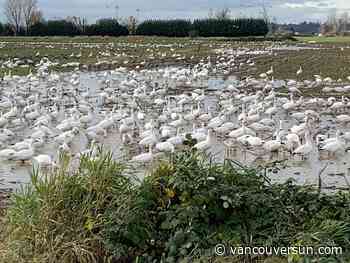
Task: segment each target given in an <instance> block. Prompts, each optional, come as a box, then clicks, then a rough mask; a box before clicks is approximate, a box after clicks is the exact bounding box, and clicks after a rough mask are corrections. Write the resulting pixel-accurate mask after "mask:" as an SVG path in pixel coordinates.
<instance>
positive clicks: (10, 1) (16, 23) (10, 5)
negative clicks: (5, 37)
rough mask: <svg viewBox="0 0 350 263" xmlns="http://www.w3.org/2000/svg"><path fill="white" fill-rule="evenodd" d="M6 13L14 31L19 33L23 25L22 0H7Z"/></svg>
mask: <svg viewBox="0 0 350 263" xmlns="http://www.w3.org/2000/svg"><path fill="white" fill-rule="evenodd" d="M4 13H5V16H6V19H7V22H8V23H9V24H10V25H11V26H12V27H13V31H14V33H15V35H17V33H19V31H20V28H21V25H22V13H23V8H22V0H6V1H5V4H4Z"/></svg>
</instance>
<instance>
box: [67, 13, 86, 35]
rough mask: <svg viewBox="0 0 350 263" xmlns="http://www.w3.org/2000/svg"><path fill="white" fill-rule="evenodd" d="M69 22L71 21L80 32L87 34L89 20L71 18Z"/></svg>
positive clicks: (76, 17)
mask: <svg viewBox="0 0 350 263" xmlns="http://www.w3.org/2000/svg"><path fill="white" fill-rule="evenodd" d="M69 21H71V22H72V23H73V24H74V25H75V26H76V28H78V29H79V31H80V32H84V33H85V31H86V27H87V19H86V18H85V17H78V16H73V17H70V18H69Z"/></svg>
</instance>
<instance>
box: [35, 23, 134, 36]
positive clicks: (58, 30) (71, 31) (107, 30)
mask: <svg viewBox="0 0 350 263" xmlns="http://www.w3.org/2000/svg"><path fill="white" fill-rule="evenodd" d="M128 34H129V32H128V29H127V28H126V27H124V26H122V25H120V24H119V23H118V22H117V21H116V20H115V19H101V20H99V21H97V23H96V24H91V25H87V26H86V27H84V30H83V29H81V28H79V27H77V26H76V25H75V24H74V23H72V22H69V21H66V20H49V21H47V22H45V21H40V22H38V23H36V24H34V25H32V26H31V27H30V35H32V36H78V35H88V36H125V35H128Z"/></svg>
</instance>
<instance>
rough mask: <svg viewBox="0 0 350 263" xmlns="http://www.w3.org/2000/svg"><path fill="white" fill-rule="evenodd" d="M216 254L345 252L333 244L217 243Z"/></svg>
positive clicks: (325, 254) (322, 253) (274, 254)
mask: <svg viewBox="0 0 350 263" xmlns="http://www.w3.org/2000/svg"><path fill="white" fill-rule="evenodd" d="M214 254H215V256H244V255H258V256H264V255H265V256H288V255H293V254H297V255H301V256H332V255H341V254H343V249H342V248H341V247H331V246H320V247H312V246H290V247H266V246H254V247H243V246H227V245H224V244H217V245H216V246H215V248H214Z"/></svg>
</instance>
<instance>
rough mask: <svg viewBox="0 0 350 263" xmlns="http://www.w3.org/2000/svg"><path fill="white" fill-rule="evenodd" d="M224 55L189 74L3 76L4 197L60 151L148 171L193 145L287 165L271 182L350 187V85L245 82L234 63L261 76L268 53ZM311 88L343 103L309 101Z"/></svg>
mask: <svg viewBox="0 0 350 263" xmlns="http://www.w3.org/2000/svg"><path fill="white" fill-rule="evenodd" d="M279 49H280V50H289V51H291V50H293V51H298V50H299V48H295V47H290V48H288V46H281V47H279ZM310 49H311V48H310ZM218 52H219V54H218V57H217V58H216V61H217V62H215V63H213V62H211V59H210V58H208V59H206V60H204V59H203V60H202V62H200V63H199V64H196V65H194V66H191V67H164V68H160V69H149V70H140V71H134V70H132V71H130V70H127V69H126V68H117V69H116V70H110V71H102V72H83V71H79V70H76V71H74V72H72V73H49V71H48V67H49V66H50V65H51V64H50V63H46V62H44V61H42V63H41V64H40V66H39V68H38V74H30V75H28V76H23V77H20V76H11V75H8V76H5V78H4V80H3V81H2V83H1V101H0V109H1V112H2V116H1V117H0V127H1V128H2V130H1V133H0V159H1V161H0V164H1V165H0V188H1V189H9V188H12V189H13V188H14V189H16V188H18V187H19V186H20V185H22V184H25V183H28V182H29V175H30V173H31V171H32V169H33V165H34V167H36V168H38V167H39V168H40V167H41V166H44V167H51V168H52V167H55V166H56V165H57V159H58V155H59V153H60V152H65V153H68V154H69V155H71V156H72V158H73V159H78V158H79V156H80V155H81V154H84V153H91V152H93V153H94V152H95V151H96V147H97V145H101V146H103V147H104V149H105V150H110V151H112V152H113V155H114V158H115V159H117V160H123V161H129V160H131V161H132V162H133V163H135V164H140V163H141V164H142V165H143V166H142V167H143V168H141V170H140V171H142V170H143V169H144V165H146V166H147V165H149V164H150V163H152V162H153V161H155V160H156V159H159V158H162V156H164V154H166V153H171V152H174V151H176V150H177V149H178V148H181V145H182V144H183V142H184V140H186V138H187V137H188V136H191V137H192V138H194V139H195V140H196V142H197V144H196V145H195V146H194V147H196V148H198V150H200V151H204V152H206V153H208V154H210V155H211V156H213V158H214V159H215V160H216V161H219V162H222V161H223V160H224V159H233V160H236V161H239V162H241V163H242V164H244V165H253V166H259V165H262V166H266V165H268V164H269V163H272V162H281V165H280V166H281V167H280V168H281V169H280V170H277V168H271V169H268V176H269V177H270V178H271V180H272V182H284V181H286V180H288V179H289V178H293V179H295V182H296V183H297V184H312V185H317V184H318V183H319V176H321V177H322V184H323V187H324V188H325V189H335V188H344V187H347V186H348V185H347V184H348V181H349V180H350V178H349V176H350V174H349V168H350V155H349V153H348V152H347V148H348V146H349V144H348V142H349V141H350V136H349V135H350V133H349V126H348V124H349V123H350V115H348V114H349V108H350V103H349V100H348V99H347V98H346V97H344V95H343V97H341V95H342V94H344V93H346V92H348V91H350V89H349V88H348V87H349V86H348V85H347V84H346V83H339V82H335V81H333V80H332V79H330V78H322V77H321V76H316V77H315V80H305V81H296V80H275V79H274V78H273V75H274V69H273V67H271V69H270V70H269V71H267V72H265V73H263V72H262V73H260V78H252V77H248V78H240V77H239V76H237V74H236V73H237V62H236V61H240V62H239V63H240V65H239V67H245V68H249V67H250V68H254V67H255V64H254V62H253V61H254V58H249V59H248V60H246V61H245V62H244V65H243V64H242V63H243V62H242V58H243V59H244V58H246V56H248V55H249V56H251V55H255V56H259V55H261V54H266V53H265V52H264V51H258V50H249V49H245V50H244V49H241V50H221V51H218ZM299 71H302V68H301V67H300V69H299ZM238 73H239V72H238ZM300 74H302V72H297V73H296V75H300ZM309 89H313V90H315V89H318V90H321V91H320V92H321V93H322V95H323V96H322V97H325V96H327V92H328V93H330V92H332V94H333V93H334V92H335V93H337V91H339V92H338V94H339V95H338V96H335V97H330V98H328V99H324V98H321V97H320V98H317V97H314V96H307V95H305V97H304V95H303V92H304V91H305V90H306V91H307V90H309ZM302 91H303V92H302Z"/></svg>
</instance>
